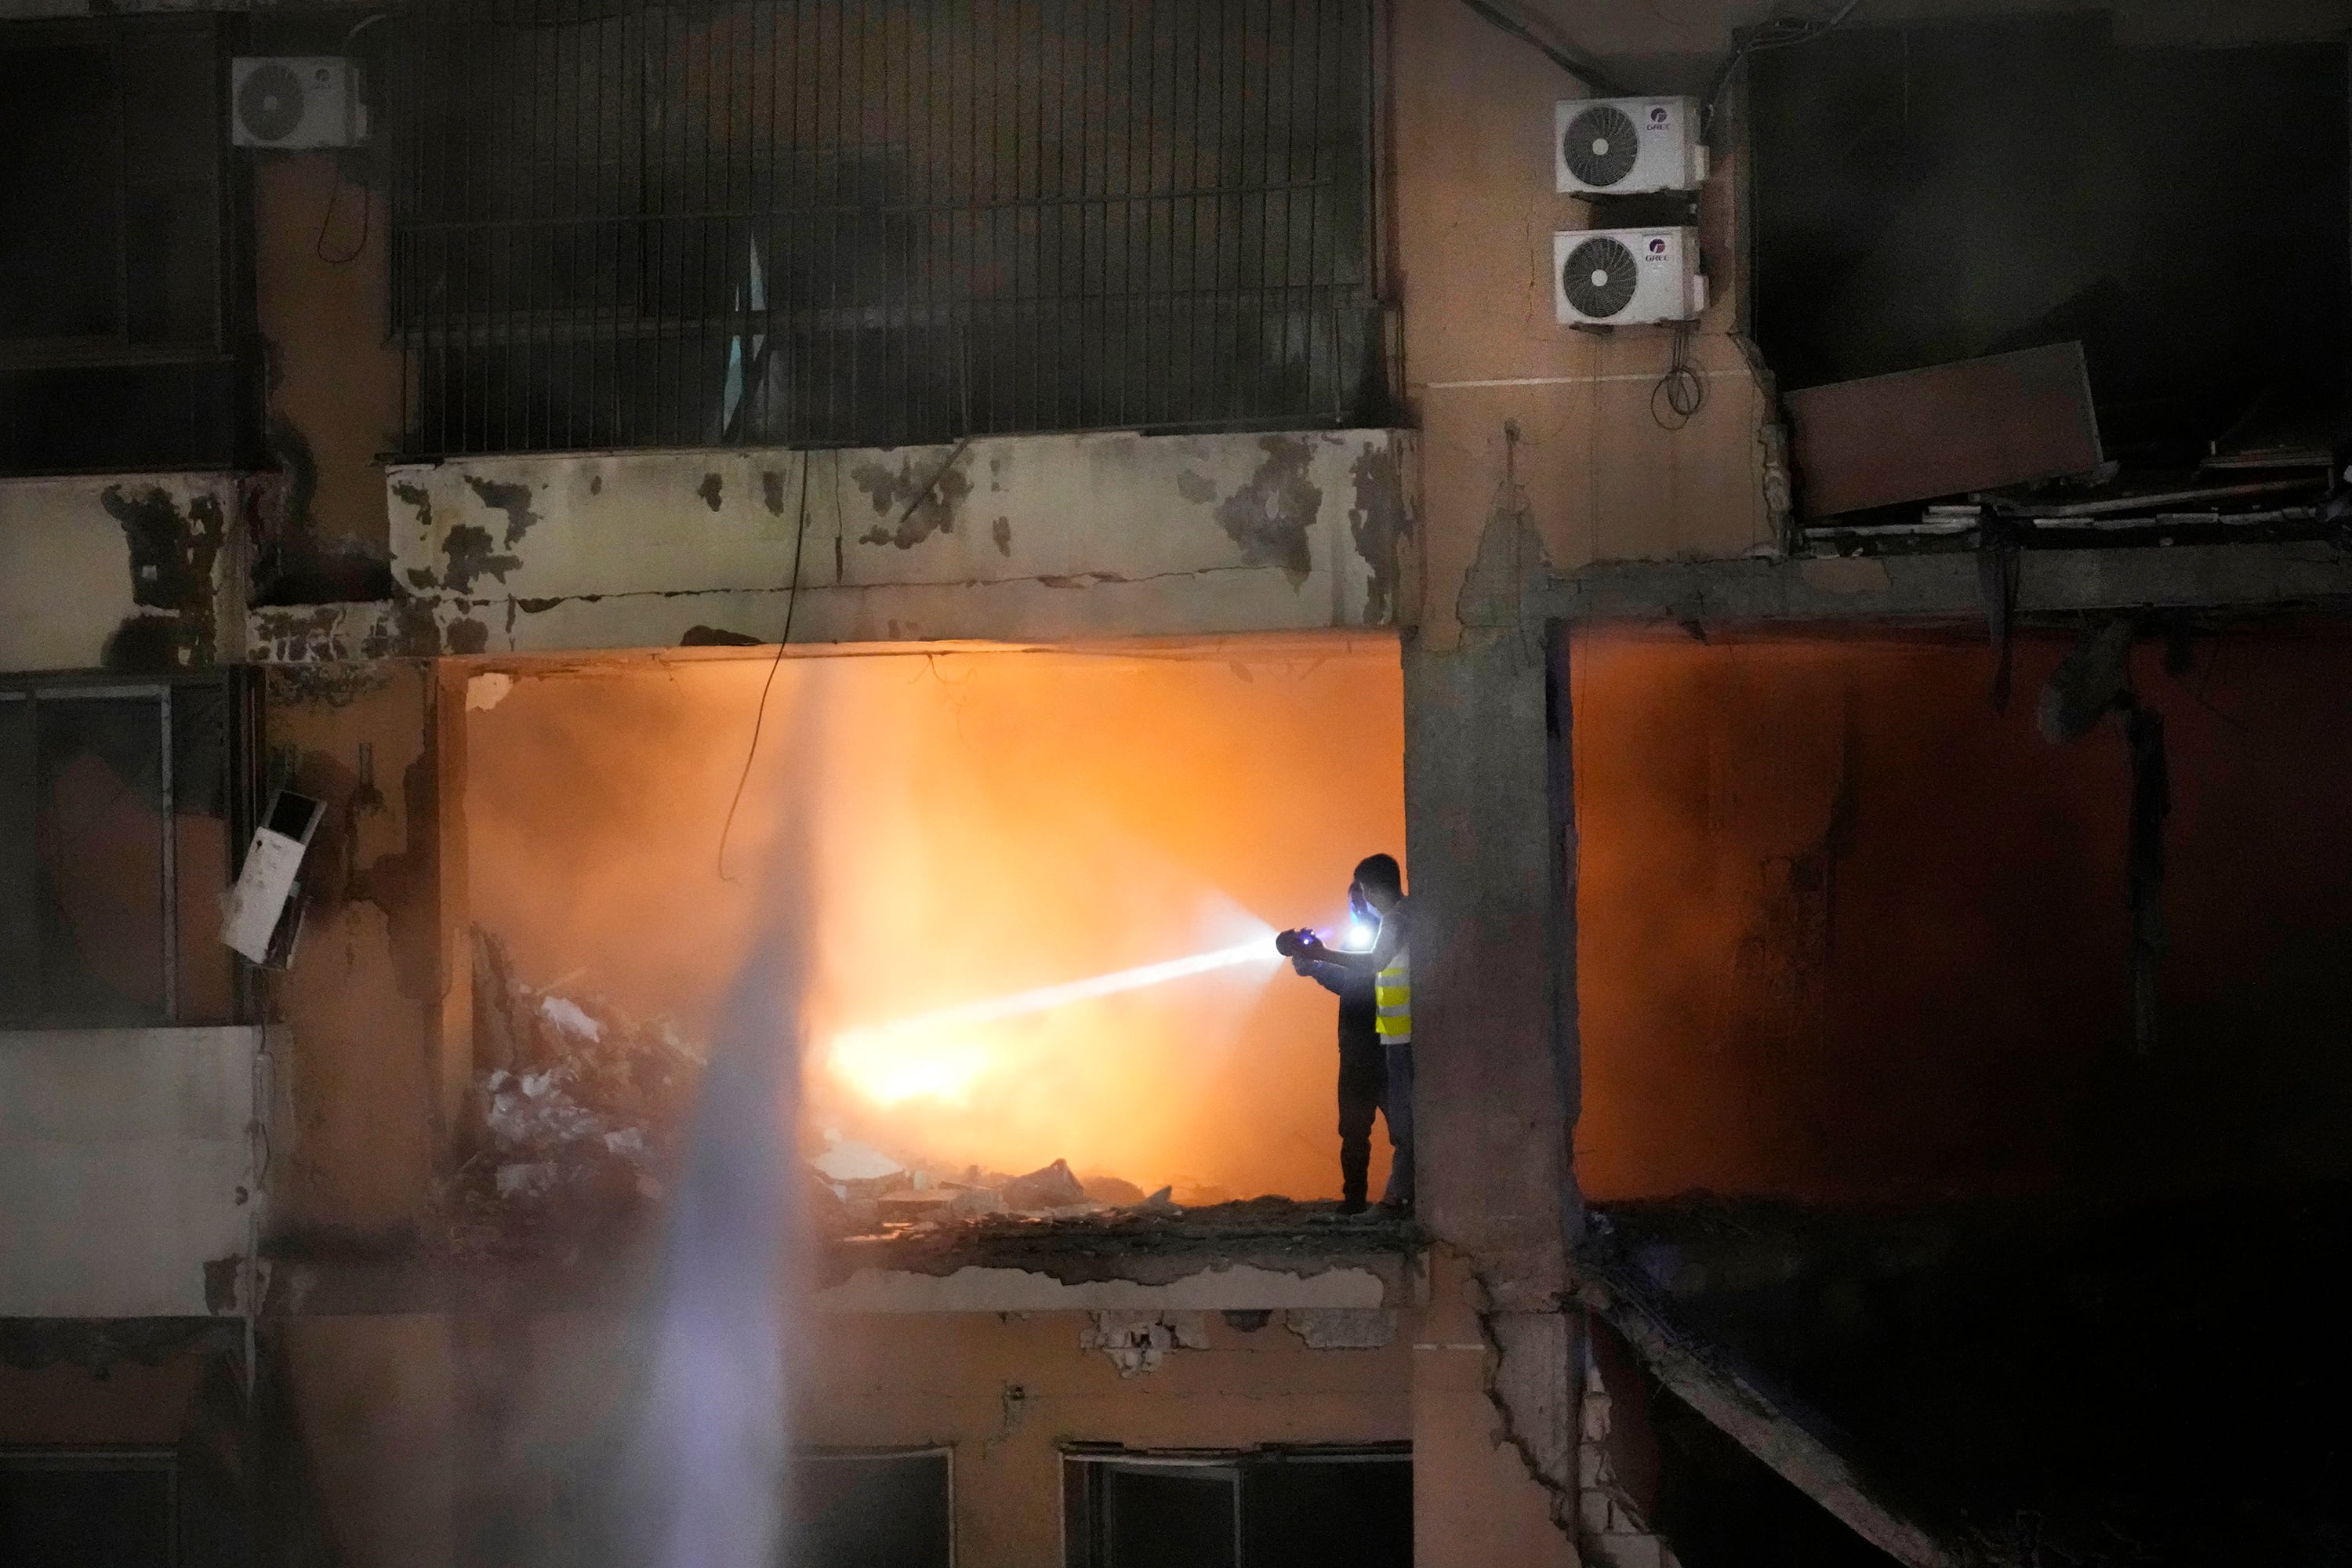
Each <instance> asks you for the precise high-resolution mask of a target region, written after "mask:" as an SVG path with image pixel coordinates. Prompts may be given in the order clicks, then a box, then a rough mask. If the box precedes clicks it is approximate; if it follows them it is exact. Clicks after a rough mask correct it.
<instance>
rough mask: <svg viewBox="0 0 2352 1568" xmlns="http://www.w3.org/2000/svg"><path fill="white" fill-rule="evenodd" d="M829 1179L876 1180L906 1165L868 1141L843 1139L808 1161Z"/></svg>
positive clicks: (896, 1171)
mask: <svg viewBox="0 0 2352 1568" xmlns="http://www.w3.org/2000/svg"><path fill="white" fill-rule="evenodd" d="M809 1163H810V1164H812V1165H814V1166H815V1167H816V1168H817V1169H818V1170H819V1171H821V1172H823V1173H824V1177H825V1179H826V1180H827V1181H832V1182H878V1181H881V1180H882V1179H884V1178H885V1177H887V1176H895V1175H897V1174H898V1173H900V1172H901V1171H904V1170H905V1169H906V1168H907V1167H905V1166H904V1165H901V1164H900V1163H898V1161H896V1160H893V1159H892V1158H890V1156H889V1155H887V1154H885V1153H884V1152H882V1151H881V1150H879V1149H877V1148H876V1147H874V1145H872V1144H871V1143H860V1142H856V1141H854V1140H849V1139H845V1140H843V1141H842V1142H838V1143H835V1144H834V1145H833V1146H832V1147H831V1148H829V1149H827V1150H826V1151H825V1152H824V1153H822V1154H819V1155H818V1156H817V1157H816V1158H815V1159H814V1160H811V1161H810V1162H809Z"/></svg>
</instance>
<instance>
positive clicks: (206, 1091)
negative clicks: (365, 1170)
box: [0, 1028, 254, 1318]
mask: <svg viewBox="0 0 2352 1568" xmlns="http://www.w3.org/2000/svg"><path fill="white" fill-rule="evenodd" d="M253 1054H254V1031H253V1030H251V1029H248V1028H208V1029H169V1028H156V1029H60V1030H39V1031H26V1032H21V1033H5V1034H0V1192H5V1193H6V1194H8V1199H7V1201H6V1202H5V1204H0V1318H139V1317H203V1316H205V1315H206V1314H208V1313H212V1312H215V1311H234V1310H236V1288H235V1285H234V1279H235V1275H234V1273H233V1272H232V1273H231V1274H230V1275H229V1277H228V1278H227V1279H223V1278H221V1276H220V1271H219V1269H218V1268H216V1267H211V1266H215V1265H218V1264H220V1263H222V1262H223V1261H224V1260H228V1261H230V1262H234V1261H235V1260H236V1259H240V1258H243V1257H244V1255H245V1251H246V1229H247V1210H246V1205H247V1202H249V1201H250V1199H251V1196H252V1184H253V1151H252V1148H251V1146H250V1145H249V1143H248V1142H247V1123H249V1122H250V1121H252V1119H253ZM208 1269H209V1272H208ZM225 1288H226V1292H227V1294H226V1300H224V1299H223V1295H222V1292H223V1289H225Z"/></svg>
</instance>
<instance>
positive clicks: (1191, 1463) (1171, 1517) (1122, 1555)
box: [1062, 1448, 1412, 1568]
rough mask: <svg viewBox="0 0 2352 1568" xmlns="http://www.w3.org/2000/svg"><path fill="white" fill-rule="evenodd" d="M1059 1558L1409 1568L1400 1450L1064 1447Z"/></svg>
mask: <svg viewBox="0 0 2352 1568" xmlns="http://www.w3.org/2000/svg"><path fill="white" fill-rule="evenodd" d="M1062 1499H1063V1513H1064V1521H1063V1539H1064V1547H1065V1563H1066V1568H1322V1565H1324V1564H1329V1565H1330V1568H1342V1565H1345V1568H1410V1565H1411V1563H1412V1457H1411V1456H1410V1455H1409V1454H1407V1453H1405V1452H1403V1451H1402V1450H1399V1449H1391V1448H1374V1449H1365V1450H1357V1451H1349V1452H1336V1451H1297V1452H1293V1451H1286V1450H1265V1451H1261V1452H1257V1453H1249V1454H1234V1455H1202V1456H1190V1455H1186V1456H1169V1457H1160V1456H1151V1455H1140V1454H1125V1453H1118V1452H1106V1453H1101V1454H1094V1453H1084V1454H1071V1455H1067V1456H1066V1457H1065V1458H1064V1461H1063V1465H1062Z"/></svg>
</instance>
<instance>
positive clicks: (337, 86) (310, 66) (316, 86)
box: [229, 55, 367, 149]
mask: <svg viewBox="0 0 2352 1568" xmlns="http://www.w3.org/2000/svg"><path fill="white" fill-rule="evenodd" d="M229 92H230V97H231V110H230V116H231V117H230V121H229V141H230V142H232V143H233V144H235V145H236V146H239V147H278V148H289V149H291V148H315V147H353V146H357V145H358V144H359V143H361V142H364V141H366V140H367V106H366V105H365V104H363V103H362V102H361V101H360V94H359V82H358V73H357V72H356V71H355V70H354V69H353V68H352V62H351V61H349V60H347V59H343V58H339V57H337V56H334V55H277V56H262V57H258V58H241V59H236V60H232V61H230V62H229Z"/></svg>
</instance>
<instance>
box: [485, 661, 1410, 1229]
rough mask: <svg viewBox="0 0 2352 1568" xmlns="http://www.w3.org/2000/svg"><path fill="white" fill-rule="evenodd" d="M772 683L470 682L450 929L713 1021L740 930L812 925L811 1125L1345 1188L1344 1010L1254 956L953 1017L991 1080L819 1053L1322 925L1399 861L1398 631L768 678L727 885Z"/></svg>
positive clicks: (706, 1025)
mask: <svg viewBox="0 0 2352 1568" xmlns="http://www.w3.org/2000/svg"><path fill="white" fill-rule="evenodd" d="M768 675H769V667H768V663H767V661H766V660H765V659H763V658H745V659H730V660H723V661H710V662H693V663H672V664H664V665H645V664H629V665H623V664H619V663H614V664H606V665H599V666H593V667H588V668H573V669H568V670H562V671H551V672H549V673H545V674H531V673H524V674H521V675H519V676H515V677H512V678H511V679H510V678H509V677H507V676H493V677H488V678H484V677H477V678H476V681H475V684H474V685H473V687H472V688H471V689H470V691H469V698H468V701H469V707H470V711H469V714H468V732H467V746H468V771H467V795H466V810H467V826H468V829H469V833H470V845H471V882H472V900H473V910H474V918H475V921H476V922H477V923H478V924H479V925H481V926H482V927H484V928H485V929H487V930H490V931H496V932H498V933H499V934H500V935H502V936H504V937H505V938H506V939H507V940H508V941H509V942H510V943H511V944H512V946H513V950H514V952H515V955H516V958H517V961H518V963H519V964H520V967H521V970H522V973H524V974H525V975H526V976H527V977H529V978H530V979H532V980H534V981H535V982H537V983H540V984H552V985H554V986H555V987H556V988H557V989H559V990H562V989H564V988H567V987H569V988H572V989H575V990H579V991H593V992H598V993H602V994H604V995H606V996H608V997H610V998H611V999H612V1000H614V1001H615V1002H617V1003H618V1004H620V1005H623V1006H625V1007H626V1008H628V1009H630V1010H631V1011H633V1012H636V1013H640V1014H667V1015H669V1016H674V1017H675V1018H676V1019H677V1021H678V1023H679V1024H680V1026H682V1027H683V1028H686V1029H688V1030H692V1031H698V1032H708V1031H709V1030H712V1029H715V1028H718V1027H721V1026H723V1021H722V1019H721V1017H720V1004H721V1001H722V999H723V997H724V996H725V994H726V991H727V987H728V985H729V984H730V980H731V978H732V976H733V973H734V970H735V966H736V964H737V962H738V960H739V959H740V956H741V955H742V954H743V952H744V951H745V948H746V943H747V942H748V941H749V940H750V937H751V933H752V931H753V930H754V927H755V925H756V923H757V922H758V921H760V920H761V919H763V918H767V917H770V916H781V917H782V918H785V919H789V920H795V921H802V920H804V921H807V922H808V924H807V929H808V930H809V931H811V932H813V933H814V946H815V949H816V952H817V954H818V960H819V972H820V977H819V982H818V985H817V992H816V994H815V995H814V997H813V999H812V1007H811V1026H812V1042H813V1043H812V1048H811V1053H810V1055H811V1060H810V1064H809V1070H808V1073H807V1075H806V1076H807V1079H808V1088H809V1093H810V1097H811V1100H812V1105H811V1112H810V1127H811V1131H812V1133H815V1134H821V1133H822V1132H823V1131H826V1130H832V1131H839V1132H841V1133H843V1134H845V1135H846V1136H851V1137H859V1138H866V1139H868V1140H870V1141H872V1142H877V1143H879V1144H882V1145H883V1146H885V1147H886V1148H888V1149H890V1150H891V1151H892V1152H896V1153H899V1154H900V1155H901V1156H902V1157H904V1156H908V1155H911V1156H915V1157H919V1158H920V1159H922V1160H923V1161H924V1162H925V1163H928V1164H929V1165H931V1166H932V1167H933V1168H935V1169H940V1170H945V1171H949V1172H960V1171H961V1169H962V1167H964V1166H965V1165H967V1164H975V1163H976V1164H979V1165H981V1166H982V1167H983V1169H994V1170H999V1171H1004V1172H1011V1173H1018V1172H1021V1171H1024V1170H1028V1169H1032V1168H1034V1167H1036V1166H1038V1165H1042V1164H1044V1163H1047V1162H1048V1161H1051V1160H1054V1159H1055V1158H1064V1159H1067V1160H1068V1161H1069V1163H1071V1165H1072V1166H1073V1167H1074V1168H1075V1169H1076V1170H1077V1171H1078V1172H1079V1173H1080V1174H1081V1175H1088V1174H1108V1175H1117V1176H1120V1177H1123V1178H1125V1179H1127V1180H1129V1181H1131V1182H1134V1183H1135V1184H1138V1185H1139V1186H1141V1187H1143V1188H1145V1189H1146V1190H1149V1189H1150V1188H1151V1187H1154V1186H1157V1185H1160V1184H1175V1185H1176V1186H1178V1187H1179V1189H1180V1193H1189V1194H1192V1195H1193V1196H1194V1197H1196V1198H1200V1197H1213V1196H1215V1195H1218V1194H1231V1195H1246V1194H1256V1193H1265V1192H1282V1193H1286V1194H1290V1195H1292V1196H1297V1197H1311V1196H1322V1195H1334V1194H1336V1193H1337V1190H1338V1164H1337V1144H1338V1135H1337V1131H1336V1125H1335V1123H1336V1111H1335V1109H1334V1090H1333V1081H1334V1079H1335V1076H1336V1070H1337V1068H1336V1056H1335V1047H1334V1044H1333V1038H1334V1019H1335V1011H1336V1004H1335V1003H1334V1002H1333V1001H1332V999H1331V998H1330V997H1329V996H1328V994H1325V993H1323V992H1322V991H1320V990H1318V988H1316V987H1315V986H1314V985H1312V984H1310V983H1308V982H1307V981H1304V980H1300V979H1297V977H1295V976H1293V975H1292V974H1291V973H1289V972H1288V970H1287V969H1286V968H1285V967H1280V966H1278V965H1277V963H1275V962H1274V961H1273V958H1272V953H1271V948H1270V946H1269V948H1268V950H1267V957H1266V959H1265V961H1262V962H1259V963H1251V964H1247V965H1243V966H1239V967H1235V968H1232V969H1227V970H1222V971H1219V972H1216V973H1211V974H1205V975H1202V976H1198V977H1195V978H1192V979H1187V980H1181V981H1176V982H1171V983H1169V984H1162V985H1159V986H1154V987H1150V988H1148V989H1143V990H1138V991H1133V992H1129V993H1127V994H1123V995H1120V996H1116V997H1109V998H1104V999H1100V1000H1096V1001H1090V1002H1085V1003H1080V1004H1076V1005H1071V1006H1068V1007H1065V1008H1062V1009H1058V1010H1056V1011H1054V1012H1051V1013H1045V1014H1039V1015H1036V1016H1031V1017H1027V1018H1022V1019H1015V1020H1008V1021H1006V1022H1003V1023H1002V1024H997V1025H992V1026H988V1027H986V1028H983V1029H979V1030H975V1031H971V1032H969V1034H968V1036H966V1037H963V1038H961V1039H960V1040H959V1041H958V1042H957V1046H958V1050H959V1051H964V1052H971V1053H977V1055H978V1057H979V1058H980V1070H979V1071H977V1072H976V1073H974V1072H972V1071H971V1070H970V1068H971V1061H970V1059H969V1058H968V1057H965V1056H956V1057H955V1058H954V1061H953V1062H951V1063H950V1066H952V1067H953V1068H954V1070H952V1071H943V1072H942V1073H941V1074H940V1075H939V1076H940V1079H941V1082H940V1085H939V1086H938V1087H940V1089H942V1090H943V1091H944V1092H942V1093H916V1094H911V1095H908V1096H906V1097H904V1098H900V1099H897V1100H894V1101H893V1102H892V1103H890V1104H887V1105H883V1104H879V1103H877V1102H876V1100H874V1098H873V1097H872V1096H871V1095H869V1094H866V1093H861V1092H858V1091H857V1089H856V1088H854V1087H851V1086H849V1085H847V1084H845V1082H843V1081H842V1080H841V1079H840V1077H839V1075H837V1074H835V1073H834V1072H832V1071H830V1070H829V1069H828V1066H827V1062H826V1053H827V1049H828V1047H829V1044H830V1042H831V1040H832V1039H833V1037H835V1035H837V1034H839V1033H840V1032H842V1031H844V1030H845V1029H848V1028H851V1027H854V1026H867V1025H874V1024H879V1023H884V1022H887V1021H889V1020H892V1019H896V1018H901V1017H905V1016H910V1015H914V1014H919V1013H923V1012H927V1011H929V1010H931V1009H934V1008H939V1007H943V1006H950V1005H957V1004H961V1003H966V1002H970V1001H973V1000H976V999H981V998H985V997H990V996H995V995H1000V994H1008V993H1013V992H1019V991H1024V990H1027V989H1029V988H1032V987H1037V986H1044V985H1051V984H1059V983H1063V982H1066V981H1071V980H1076V979H1081V978H1084V977H1087V976H1090V975H1095V974H1098V973H1107V972H1111V971H1118V970H1123V969H1126V968H1129V967H1132V966H1136V965H1141V964H1148V963H1157V962H1160V961H1162V960H1168V959H1173V958H1180V957H1183V956H1186V955H1189V954H1192V953H1195V952H1202V951H1204V950H1210V949H1215V948H1222V947H1225V946H1228V945H1233V944H1236V943H1240V942H1248V941H1253V940H1261V939H1264V938H1265V936H1266V935H1267V934H1268V933H1269V932H1270V931H1271V929H1272V928H1275V927H1278V926H1282V925H1286V924H1296V923H1306V922H1314V923H1318V924H1320V923H1328V922H1329V921H1334V920H1335V919H1336V918H1337V917H1338V916H1339V914H1340V912H1341V910H1342V907H1343V901H1344V893H1345V889H1346V886H1347V881H1348V877H1349V870H1350V868H1352V867H1353V865H1354V863H1355V861H1356V860H1357V859H1358V858H1360V857H1361V856H1363V855H1365V854H1368V853H1370V852H1371V851H1372V850H1374V849H1387V850H1389V851H1391V852H1392V853H1396V854H1399V855H1400V856H1402V849H1403V837H1404V831H1403V788H1402V745H1403V742H1402V690H1401V680H1400V675H1399V668H1398V659H1397V650H1396V647H1395V645H1394V644H1393V643H1392V642H1390V641H1388V640H1386V639H1370V640H1366V639H1361V638H1359V639H1356V640H1354V641H1352V642H1350V641H1347V640H1343V639H1336V638H1335V639H1321V638H1312V639H1286V640H1277V641H1271V642H1268V641H1237V642H1231V643H1223V644H1219V645H1216V646H1215V647H1188V648H1185V649H1183V650H1181V651H1172V652H1171V651H1151V652H1137V651H1126V652H1121V653H1118V654H1108V653H1085V652H1056V653H1030V652H1016V651H1010V650H1008V651H992V652H978V653H971V652H965V653H936V654H926V653H896V652H894V653H887V654H879V655H871V656H860V655H847V656H837V657H827V658H793V659H788V660H786V661H784V663H782V665H781V666H780V667H778V668H777V670H776V673H775V677H774V683H773V689H772V692H771V693H770V695H769V697H768V700H767V708H766V720H765V723H764V726H763V730H762V737H761V744H760V750H759V753H758V756H757V758H756V760H755V761H754V763H753V765H752V767H751V772H750V774H749V776H748V779H747V780H746V781H745V786H744V789H743V795H742V804H741V806H740V810H739V812H738V815H737V817H736V821H735V825H734V826H733V828H732V830H731V832H730V834H729V837H728V848H727V854H726V864H725V868H724V874H723V875H722V873H721V868H720V865H719V838H720V832H721V826H722V823H723V822H724V820H725V817H726V815H727V810H728V803H729V799H730V795H731V794H732V793H733V791H734V788H735V785H736V781H737V779H738V777H739V774H740V772H741V770H742V767H743V763H744V755H745V751H746V748H747V746H748V745H749V743H750V742H751V729H752V721H753V715H754V713H755V712H756V711H758V710H759V703H760V696H761V686H762V683H763V681H765V680H766V679H767V678H768ZM793 770H799V771H798V772H794V771H793ZM794 789H797V790H798V791H800V792H802V793H803V795H805V797H806V798H807V799H808V800H809V801H810V803H811V804H810V806H809V809H808V813H807V815H806V816H805V818H804V819H803V821H802V822H800V823H798V824H796V825H795V826H802V827H804V828H805V829H806V830H807V833H806V838H807V842H808V845H809V854H810V857H811V858H812V860H813V862H814V866H815V870H814V874H813V875H812V876H810V877H807V878H793V879H780V878H779V876H778V875H776V874H774V873H773V872H772V870H771V867H772V864H773V861H772V858H771V857H770V855H769V853H768V850H769V846H770V845H771V844H772V843H773V842H775V841H776V834H777V830H778V829H779V827H780V826H785V825H784V824H782V823H780V821H779V820H778V813H777V811H776V809H775V807H774V803H776V802H778V801H780V800H782V799H784V798H786V797H787V795H789V794H791V793H792V791H793V790H794ZM787 880H789V881H791V882H792V883H793V885H786V881H787ZM951 1054H952V1053H951ZM922 1076H923V1075H922V1074H921V1073H917V1074H915V1075H914V1078H915V1079H917V1080H920V1079H921V1078H922ZM899 1087H901V1088H903V1087H905V1084H904V1083H903V1082H901V1083H900V1085H899ZM1379 1168H1380V1167H1379V1164H1378V1163H1377V1161H1376V1166H1375V1173H1376V1176H1375V1179H1377V1173H1378V1170H1379Z"/></svg>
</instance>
